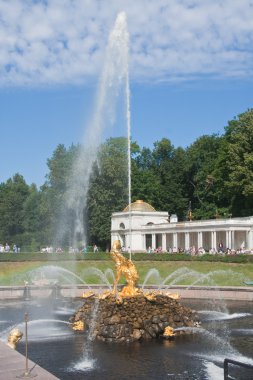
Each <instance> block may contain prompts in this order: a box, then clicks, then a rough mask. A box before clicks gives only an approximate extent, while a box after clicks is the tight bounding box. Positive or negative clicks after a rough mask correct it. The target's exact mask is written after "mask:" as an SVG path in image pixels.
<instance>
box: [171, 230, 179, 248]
mask: <svg viewBox="0 0 253 380" xmlns="http://www.w3.org/2000/svg"><path fill="white" fill-rule="evenodd" d="M173 248H176V250H178V242H177V233H176V232H174V233H173V247H172V249H173Z"/></svg>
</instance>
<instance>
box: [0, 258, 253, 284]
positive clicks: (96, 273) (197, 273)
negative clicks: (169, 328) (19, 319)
mask: <svg viewBox="0 0 253 380" xmlns="http://www.w3.org/2000/svg"><path fill="white" fill-rule="evenodd" d="M45 267H46V270H45V272H47V273H50V275H47V274H46V277H47V276H51V278H56V279H57V280H59V281H60V283H66V284H68V283H71V282H72V281H75V282H76V283H81V281H80V280H79V278H77V277H75V276H74V275H72V274H71V273H74V274H75V275H76V276H78V277H80V278H81V279H82V280H83V281H84V282H86V283H89V284H98V283H105V280H104V279H101V275H103V274H104V273H107V278H108V280H109V282H110V283H112V282H113V280H112V277H111V276H110V273H111V272H110V269H111V270H113V269H114V264H113V262H112V261H109V260H108V261H97V260H89V261H88V260H84V261H80V260H79V261H57V262H54V261H50V262H43V261H33V262H31V261H25V262H0V285H21V284H24V281H25V280H28V281H30V279H31V276H29V271H31V270H35V269H38V268H40V269H41V268H45ZM55 267H60V268H62V269H61V270H57V268H55ZM136 267H137V270H138V273H139V277H140V279H139V284H142V283H143V282H144V281H145V279H147V275H148V274H150V277H149V280H148V282H147V283H148V284H158V283H161V282H162V281H164V280H165V279H166V277H168V276H170V277H169V278H168V279H167V282H166V284H171V285H173V284H175V285H193V284H196V285H220V286H243V285H244V284H243V281H253V263H243V264H241V263H223V262H201V261H170V262H168V261H163V262H159V261H136ZM55 269H56V270H55ZM122 281H123V282H124V279H122Z"/></svg>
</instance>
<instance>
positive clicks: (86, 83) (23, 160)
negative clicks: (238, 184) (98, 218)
mask: <svg viewBox="0 0 253 380" xmlns="http://www.w3.org/2000/svg"><path fill="white" fill-rule="evenodd" d="M122 10H125V12H126V14H127V19H128V31H129V48H130V55H129V69H130V87H131V116H132V117H131V122H132V136H133V140H136V141H137V142H138V143H139V144H140V145H141V146H149V147H152V144H153V143H154V142H155V141H157V140H159V139H161V138H163V137H167V138H169V139H170V140H171V142H172V144H174V145H175V146H180V145H181V146H183V147H186V146H189V145H190V144H191V143H192V142H193V141H194V140H196V138H197V137H199V136H201V135H203V134H212V133H223V130H224V126H225V125H227V122H228V120H231V119H233V118H234V117H235V116H237V115H238V114H240V113H242V112H244V111H246V110H247V109H248V108H252V93H253V91H252V84H253V83H252V82H253V81H252V79H253V23H252V19H253V17H252V16H253V3H252V1H250V0H240V1H239V0H223V1H220V0H205V1H200V0H196V1H190V0H181V1H178V0H177V1H176V0H171V1H167V0H157V1H149V0H138V1H136V0H128V1H127V2H126V1H121V0H110V7H108V5H107V2H101V1H99V0H92V1H91V0H83V1H74V2H72V1H70V0H61V1H60V0H50V1H32V0H23V1H22V2H20V1H19V0H8V1H7V0H6V1H5V0H1V1H0V49H1V51H0V53H1V54H0V131H1V160H0V182H3V181H6V180H7V179H8V178H10V177H12V176H13V175H14V174H15V173H17V172H19V173H20V174H22V175H23V176H24V178H25V180H26V181H27V183H29V184H30V183H32V182H35V183H36V184H37V185H41V184H42V183H43V182H44V180H45V175H46V173H47V159H48V158H50V157H51V156H52V153H53V151H54V149H55V148H56V146H57V145H58V144H59V143H63V144H65V145H66V146H67V147H68V146H69V145H70V144H71V143H72V142H73V143H77V142H79V141H81V140H82V136H83V134H84V130H85V128H87V124H88V121H89V119H90V118H91V114H92V109H93V107H94V99H95V93H96V88H97V84H98V80H99V76H100V73H101V70H102V67H103V59H104V54H105V49H106V45H107V38H108V35H109V32H110V30H111V29H112V27H113V24H114V20H115V18H116V16H117V13H118V12H120V11H122Z"/></svg>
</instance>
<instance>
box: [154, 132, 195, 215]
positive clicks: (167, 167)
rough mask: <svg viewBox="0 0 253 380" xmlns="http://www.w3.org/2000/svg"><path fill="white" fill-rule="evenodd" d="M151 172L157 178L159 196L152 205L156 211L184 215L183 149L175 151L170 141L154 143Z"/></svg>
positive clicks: (184, 161)
mask: <svg viewBox="0 0 253 380" xmlns="http://www.w3.org/2000/svg"><path fill="white" fill-rule="evenodd" d="M153 157H154V165H153V168H152V169H153V171H154V172H155V173H156V175H157V176H158V177H159V185H158V189H159V190H158V192H159V196H158V198H157V201H156V203H155V205H154V207H155V208H157V209H158V210H167V211H169V213H170V214H171V213H177V215H178V216H179V218H180V219H182V218H183V217H184V215H185V212H186V209H187V204H188V199H187V197H186V196H185V178H186V155H185V151H184V150H183V148H177V149H175V148H174V146H173V145H172V144H171V142H170V140H168V139H165V138H163V139H162V140H161V141H157V142H155V143H154V150H153Z"/></svg>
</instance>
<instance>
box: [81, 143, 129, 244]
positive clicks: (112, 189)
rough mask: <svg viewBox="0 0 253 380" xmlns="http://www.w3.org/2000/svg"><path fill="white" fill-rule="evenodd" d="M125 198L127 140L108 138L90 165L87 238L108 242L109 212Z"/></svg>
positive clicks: (121, 208) (123, 205) (118, 207)
mask: <svg viewBox="0 0 253 380" xmlns="http://www.w3.org/2000/svg"><path fill="white" fill-rule="evenodd" d="M127 201H128V180H127V139H126V138H123V137H118V138H110V139H108V140H107V141H106V143H104V144H102V145H101V147H100V149H99V152H98V157H97V161H96V162H95V163H94V165H93V172H92V175H91V178H90V186H89V192H88V201H87V220H88V232H89V241H90V242H91V243H96V244H97V245H100V246H101V247H103V248H106V247H108V246H109V245H110V236H111V234H110V230H111V214H112V213H113V212H116V211H122V210H123V209H124V207H125V206H126V204H127Z"/></svg>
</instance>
